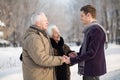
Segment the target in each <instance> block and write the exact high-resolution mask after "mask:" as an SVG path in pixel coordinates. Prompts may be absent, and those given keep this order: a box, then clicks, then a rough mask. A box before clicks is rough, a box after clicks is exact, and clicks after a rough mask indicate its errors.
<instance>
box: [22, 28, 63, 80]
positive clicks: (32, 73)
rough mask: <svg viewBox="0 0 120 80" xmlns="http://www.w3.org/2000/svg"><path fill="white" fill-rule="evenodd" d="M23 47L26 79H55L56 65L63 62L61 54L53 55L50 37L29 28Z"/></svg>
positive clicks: (24, 75)
mask: <svg viewBox="0 0 120 80" xmlns="http://www.w3.org/2000/svg"><path fill="white" fill-rule="evenodd" d="M22 47H23V52H22V54H23V64H22V66H23V78H24V80H55V74H54V66H57V65H62V64H63V62H62V60H61V57H60V56H53V54H54V53H53V51H52V48H51V46H50V42H49V39H48V38H46V37H45V36H44V35H43V34H42V33H41V32H38V31H37V30H35V29H32V28H29V29H28V30H27V32H26V34H25V36H24V40H23V45H22Z"/></svg>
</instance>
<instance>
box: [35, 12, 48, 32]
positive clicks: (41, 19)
mask: <svg viewBox="0 0 120 80" xmlns="http://www.w3.org/2000/svg"><path fill="white" fill-rule="evenodd" d="M38 17H39V20H38V21H37V25H38V26H39V27H40V29H42V30H46V29H47V28H48V20H47V17H46V16H45V14H44V13H42V14H40V15H39V16H38Z"/></svg>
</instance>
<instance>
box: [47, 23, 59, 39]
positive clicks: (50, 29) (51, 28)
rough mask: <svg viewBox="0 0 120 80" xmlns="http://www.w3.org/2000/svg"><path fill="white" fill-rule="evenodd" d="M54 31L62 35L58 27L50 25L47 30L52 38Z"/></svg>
mask: <svg viewBox="0 0 120 80" xmlns="http://www.w3.org/2000/svg"><path fill="white" fill-rule="evenodd" d="M53 29H55V30H56V31H57V32H58V33H59V34H60V31H59V29H58V27H57V26H56V25H50V26H48V29H47V33H48V35H49V36H50V37H52V36H53Z"/></svg>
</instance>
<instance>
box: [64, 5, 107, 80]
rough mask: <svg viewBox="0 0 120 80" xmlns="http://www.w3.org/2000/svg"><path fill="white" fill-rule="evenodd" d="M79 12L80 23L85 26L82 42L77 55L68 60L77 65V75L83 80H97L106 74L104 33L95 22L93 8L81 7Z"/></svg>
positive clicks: (89, 6) (88, 6)
mask: <svg viewBox="0 0 120 80" xmlns="http://www.w3.org/2000/svg"><path fill="white" fill-rule="evenodd" d="M80 11H81V15H80V18H81V21H82V23H83V24H84V25H85V26H86V27H85V29H84V30H83V33H84V40H83V43H82V46H81V48H80V51H79V52H78V55H77V56H76V57H71V58H70V59H69V58H68V59H69V60H70V63H71V64H75V63H78V73H79V74H81V75H83V80H99V76H101V75H103V74H105V73H106V60H105V54H104V44H105V42H106V33H105V30H104V28H103V27H102V26H101V25H99V24H98V23H97V22H96V9H95V8H94V7H93V6H91V5H86V6H83V7H82V8H81V9H80ZM66 58H67V57H66Z"/></svg>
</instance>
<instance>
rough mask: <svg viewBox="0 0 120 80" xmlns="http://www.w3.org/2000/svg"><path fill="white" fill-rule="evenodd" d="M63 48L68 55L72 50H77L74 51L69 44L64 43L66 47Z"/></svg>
mask: <svg viewBox="0 0 120 80" xmlns="http://www.w3.org/2000/svg"><path fill="white" fill-rule="evenodd" d="M63 48H64V51H65V54H66V55H67V56H68V54H69V53H70V52H75V51H72V50H71V49H70V47H69V46H68V45H67V44H64V47H63Z"/></svg>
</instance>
